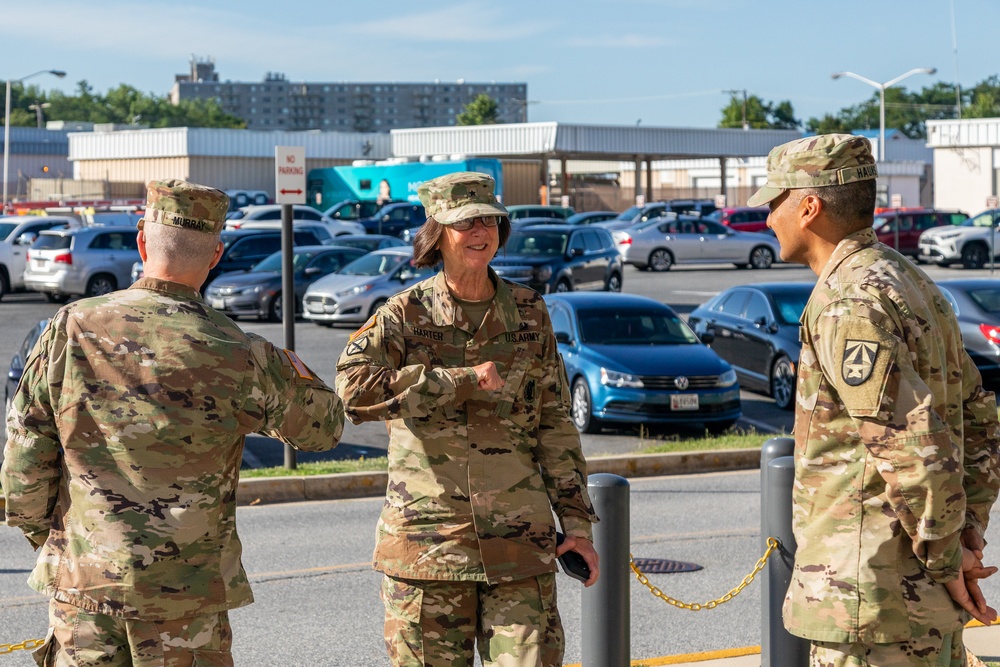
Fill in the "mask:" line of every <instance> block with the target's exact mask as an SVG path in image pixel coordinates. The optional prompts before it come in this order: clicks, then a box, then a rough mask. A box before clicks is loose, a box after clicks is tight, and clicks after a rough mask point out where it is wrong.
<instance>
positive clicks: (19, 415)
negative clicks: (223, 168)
mask: <svg viewBox="0 0 1000 667" xmlns="http://www.w3.org/2000/svg"><path fill="white" fill-rule="evenodd" d="M227 208H228V197H226V195H225V194H224V193H222V192H220V191H218V190H214V189H211V188H206V187H203V186H199V185H194V184H190V183H185V182H183V181H176V180H174V181H160V182H157V181H153V182H151V183H150V184H149V187H148V202H147V207H146V213H145V216H144V218H143V220H140V221H139V229H140V231H139V238H138V243H139V251H140V254H141V256H142V258H143V259H144V260H145V277H144V278H142V279H141V280H139V281H138V282H136V283H135V284H134V285H133V286H132V287H131V288H130V289H126V290H123V291H119V292H114V293H111V294H107V295H105V296H100V297H95V298H92V299H85V300H82V301H78V302H76V303H74V304H71V305H68V306H66V307H64V308H62V309H61V310H60V311H59V312H58V313H57V314H56V315H55V317H54V318H53V319H52V321H51V323H50V324H49V326H48V328H47V329H46V330H45V332H44V333H43V334H42V336H41V338H40V339H39V341H38V344H37V345H36V347H35V349H34V351H33V352H32V354H31V357H30V359H29V360H28V361H27V364H26V366H25V370H24V376H23V378H22V379H21V384H20V386H19V387H18V390H17V393H16V394H15V396H14V400H13V406H12V409H11V411H10V414H9V415H8V417H7V446H6V460H5V461H4V464H3V472H2V484H3V489H4V492H5V493H6V501H7V523H8V524H9V525H11V526H17V527H19V528H20V529H21V530H22V531H23V532H24V534H25V535H26V536H27V538H28V540H30V541H31V543H32V545H33V546H34V547H35V548H36V549H40V552H39V556H38V562H37V565H36V566H35V569H34V571H33V572H32V574H31V577H30V579H29V584H30V586H31V587H32V588H34V589H35V590H37V591H39V592H42V593H45V594H47V595H49V596H51V598H52V600H51V603H50V615H49V616H50V623H51V628H50V630H49V635H48V637H47V639H46V643H45V645H44V646H42V647H41V648H40V649H38V651H36V653H35V657H36V660H37V662H38V664H39V665H96V664H101V665H123V666H124V665H137V666H141V667H146V666H149V667H152V666H153V665H156V666H158V667H164V666H171V667H181V666H188V665H213V666H216V667H219V666H224V665H231V664H232V656H231V653H230V645H231V639H232V633H231V631H230V626H229V618H228V610H229V609H233V608H235V607H241V606H244V605H247V604H250V603H251V602H252V601H253V596H252V595H251V592H250V585H249V582H248V581H247V576H246V573H245V572H244V571H243V567H242V565H241V563H240V554H241V546H240V540H239V537H238V536H237V533H236V484H237V481H238V479H239V468H240V461H241V458H242V451H243V440H244V436H245V435H246V434H248V433H255V432H260V433H265V434H267V435H270V436H273V437H276V438H279V439H281V440H283V441H284V442H286V443H288V444H290V445H292V446H294V447H298V448H301V449H306V450H313V451H318V450H325V449H330V448H331V447H333V446H335V445H336V443H337V441H338V440H339V438H340V434H341V432H342V430H343V425H344V413H343V404H342V403H341V402H340V399H339V398H338V397H337V395H336V393H334V391H333V390H332V389H331V388H330V387H328V386H327V385H325V384H324V383H323V382H322V381H321V380H319V379H318V378H317V377H315V376H314V375H313V374H312V372H311V371H310V370H309V368H308V367H307V366H306V365H305V364H303V363H302V362H301V361H300V360H299V359H298V357H296V356H295V354H294V353H293V352H291V351H288V350H281V349H276V348H275V347H274V346H273V345H271V344H270V343H268V342H267V341H265V340H264V339H262V338H260V337H259V336H256V335H253V334H246V333H244V332H243V331H242V330H240V328H239V327H237V326H236V325H235V324H233V322H232V321H230V319H229V318H228V317H226V316H225V315H222V314H221V313H218V312H216V311H214V310H212V309H211V308H209V307H207V306H206V305H205V303H204V302H203V301H202V299H201V296H200V295H199V293H198V291H197V290H198V287H199V286H200V285H201V284H202V282H203V281H204V279H205V276H206V275H207V274H208V271H209V269H210V268H211V267H212V266H214V265H215V263H216V262H218V260H219V257H220V254H221V251H222V244H221V243H220V242H219V232H220V231H221V230H222V225H223V222H224V220H225V214H226V210H227ZM154 223H155V224H154Z"/></svg>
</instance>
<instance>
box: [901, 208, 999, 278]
mask: <svg viewBox="0 0 1000 667" xmlns="http://www.w3.org/2000/svg"><path fill="white" fill-rule="evenodd" d="M994 228H996V229H998V230H1000V209H998V208H994V209H990V210H987V211H983V212H982V213H979V214H978V215H975V216H973V217H971V218H969V219H968V220H964V221H963V222H962V223H961V224H959V225H957V226H955V227H937V228H934V229H928V230H927V231H926V232H924V233H923V234H921V235H920V240H919V247H920V254H919V255H917V257H918V258H919V259H920V260H922V261H924V262H934V263H935V264H940V265H942V266H950V265H951V264H955V263H958V262H961V264H962V266H964V267H965V268H967V269H981V268H983V267H984V266H986V265H987V264H988V263H989V261H990V255H991V254H992V255H993V256H994V258H995V257H996V256H998V253H997V252H993V253H990V248H991V247H993V243H994V241H993V236H994V234H993V230H994Z"/></svg>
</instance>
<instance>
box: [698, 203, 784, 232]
mask: <svg viewBox="0 0 1000 667" xmlns="http://www.w3.org/2000/svg"><path fill="white" fill-rule="evenodd" d="M770 213H771V209H770V208H768V207H767V206H730V207H727V208H720V209H717V210H715V211H712V212H711V213H709V214H708V215H706V216H703V217H704V218H705V219H706V220H711V221H712V222H718V223H719V224H721V225H725V226H726V227H732V228H733V229H735V230H736V231H738V232H763V231H766V230H767V216H768V215H770Z"/></svg>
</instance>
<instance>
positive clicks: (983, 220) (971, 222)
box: [959, 211, 1000, 227]
mask: <svg viewBox="0 0 1000 667" xmlns="http://www.w3.org/2000/svg"><path fill="white" fill-rule="evenodd" d="M994 220H997V221H998V222H1000V219H998V216H997V215H996V214H995V213H994V212H993V211H986V212H985V213H980V214H979V215H977V216H976V217H974V218H968V219H967V220H964V221H962V223H961V224H960V225H959V227H989V226H990V225H992V224H993V221H994Z"/></svg>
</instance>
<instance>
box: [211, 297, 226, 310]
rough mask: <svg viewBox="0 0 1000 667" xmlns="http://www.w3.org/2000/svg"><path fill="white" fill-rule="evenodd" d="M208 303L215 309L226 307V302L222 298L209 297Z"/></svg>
mask: <svg viewBox="0 0 1000 667" xmlns="http://www.w3.org/2000/svg"><path fill="white" fill-rule="evenodd" d="M208 305H210V306H211V307H212V308H215V309H216V310H224V309H225V307H226V302H225V301H223V300H222V299H209V301H208Z"/></svg>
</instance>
